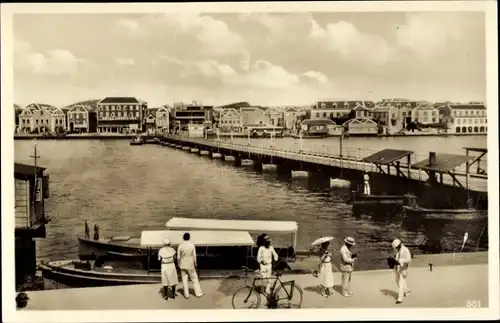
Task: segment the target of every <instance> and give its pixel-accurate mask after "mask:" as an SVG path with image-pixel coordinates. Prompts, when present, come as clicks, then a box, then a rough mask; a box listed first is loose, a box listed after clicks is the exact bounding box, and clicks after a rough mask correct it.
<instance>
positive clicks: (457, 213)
mask: <svg viewBox="0 0 500 323" xmlns="http://www.w3.org/2000/svg"><path fill="white" fill-rule="evenodd" d="M403 210H404V212H405V213H406V215H407V216H420V217H424V218H425V219H429V220H449V221H478V220H483V219H486V218H487V217H488V215H487V211H482V210H475V209H427V208H423V207H411V206H403Z"/></svg>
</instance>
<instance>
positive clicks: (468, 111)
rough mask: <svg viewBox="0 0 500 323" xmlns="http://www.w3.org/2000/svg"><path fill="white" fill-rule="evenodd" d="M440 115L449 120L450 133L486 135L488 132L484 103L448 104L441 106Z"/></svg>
mask: <svg viewBox="0 0 500 323" xmlns="http://www.w3.org/2000/svg"><path fill="white" fill-rule="evenodd" d="M438 109H439V114H440V115H441V117H442V118H446V120H447V128H448V132H450V133H457V134H458V133H460V134H463V133H466V134H485V133H487V132H488V118H487V108H486V106H485V105H484V103H481V102H470V103H448V104H446V105H441V106H440V107H439V108H438Z"/></svg>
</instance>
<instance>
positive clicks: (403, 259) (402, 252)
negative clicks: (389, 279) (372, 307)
mask: <svg viewBox="0 0 500 323" xmlns="http://www.w3.org/2000/svg"><path fill="white" fill-rule="evenodd" d="M392 248H393V249H394V250H395V251H396V255H395V256H394V259H396V262H397V264H396V266H395V267H394V275H395V278H396V285H398V299H397V301H396V304H400V303H402V302H403V298H404V297H405V296H407V295H408V294H410V292H411V291H410V289H409V288H408V283H407V281H406V279H407V277H408V267H409V265H410V263H411V253H410V250H409V249H408V248H407V247H406V246H404V245H403V243H401V240H399V239H395V240H394V241H393V242H392Z"/></svg>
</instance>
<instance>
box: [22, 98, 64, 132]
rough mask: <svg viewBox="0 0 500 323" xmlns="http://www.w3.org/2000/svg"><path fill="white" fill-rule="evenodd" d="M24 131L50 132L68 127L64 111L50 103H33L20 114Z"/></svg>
mask: <svg viewBox="0 0 500 323" xmlns="http://www.w3.org/2000/svg"><path fill="white" fill-rule="evenodd" d="M19 127H20V129H21V131H22V132H30V133H33V132H37V133H49V132H55V131H56V130H59V131H60V130H65V129H66V115H65V114H64V112H63V111H62V110H61V109H59V108H56V107H54V106H51V105H49V104H41V103H31V104H29V105H27V106H26V107H25V108H24V109H23V111H22V112H21V113H20V114H19Z"/></svg>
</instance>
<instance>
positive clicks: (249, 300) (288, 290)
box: [232, 267, 303, 309]
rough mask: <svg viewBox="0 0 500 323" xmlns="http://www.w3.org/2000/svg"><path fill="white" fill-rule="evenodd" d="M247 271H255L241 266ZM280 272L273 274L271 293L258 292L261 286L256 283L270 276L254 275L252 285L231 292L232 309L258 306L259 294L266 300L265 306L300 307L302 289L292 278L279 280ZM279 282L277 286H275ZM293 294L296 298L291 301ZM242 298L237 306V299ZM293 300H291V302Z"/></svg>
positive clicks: (272, 307)
mask: <svg viewBox="0 0 500 323" xmlns="http://www.w3.org/2000/svg"><path fill="white" fill-rule="evenodd" d="M242 269H244V270H245V271H246V273H248V271H252V272H255V270H252V269H250V268H248V267H243V268H242ZM281 275H282V274H281V273H277V274H276V275H274V277H275V278H274V282H273V284H272V285H271V293H270V294H267V293H266V292H262V291H260V292H259V289H261V288H262V287H263V286H258V285H256V282H257V281H262V280H266V279H270V278H261V277H254V279H253V282H252V285H247V286H244V287H242V288H240V289H238V290H237V291H236V292H234V294H233V299H232V305H233V308H234V309H238V308H259V307H260V302H261V295H264V296H265V297H266V300H267V304H266V306H267V308H269V309H277V308H300V306H301V305H302V294H303V292H302V289H301V288H300V286H299V285H297V284H296V283H295V281H294V280H290V281H286V282H283V281H281V279H280V277H281ZM278 283H279V286H277V285H278ZM294 296H296V298H297V300H296V301H293V298H294ZM241 298H242V300H243V302H242V307H239V306H237V305H238V304H239V303H238V300H240V299H241ZM292 301H293V302H292Z"/></svg>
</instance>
